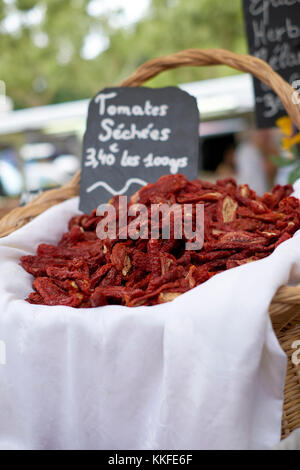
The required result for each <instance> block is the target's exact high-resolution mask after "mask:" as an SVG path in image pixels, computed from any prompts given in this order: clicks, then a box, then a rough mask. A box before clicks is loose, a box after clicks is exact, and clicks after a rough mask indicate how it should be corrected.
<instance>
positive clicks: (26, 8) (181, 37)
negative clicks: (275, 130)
mask: <svg viewBox="0 0 300 470" xmlns="http://www.w3.org/2000/svg"><path fill="white" fill-rule="evenodd" d="M89 1H90V0H63V1H62V0H40V1H33V0H4V1H2V2H1V3H0V41H1V54H0V71H1V72H0V79H1V80H4V81H5V82H6V86H7V94H8V95H9V96H11V97H12V99H13V101H14V104H15V107H17V108H20V107H28V106H36V105H43V104H49V103H57V102H63V101H69V100H76V99H81V98H89V97H91V96H92V95H94V94H95V93H96V92H97V91H98V90H99V89H101V88H103V87H105V86H113V85H116V84H118V83H119V82H120V81H121V80H122V79H124V78H126V76H128V75H130V74H131V73H132V72H133V71H134V70H135V69H136V68H137V67H138V66H139V65H141V64H142V63H143V62H145V61H146V60H148V59H151V58H153V57H156V56H159V55H165V54H170V53H172V52H176V51H180V50H182V49H187V48H208V47H220V48H226V49H230V50H233V51H235V52H246V50H247V48H246V38H245V32H244V23H243V17H242V6H241V1H240V0H234V1H231V2H226V1H224V0H214V1H211V0H150V2H149V8H148V10H147V12H146V14H145V16H144V17H143V18H142V19H141V20H140V21H139V22H137V23H136V24H133V25H132V24H131V25H128V26H126V27H125V26H123V27H116V26H114V27H113V24H116V22H114V21H113V20H114V17H115V18H117V17H120V16H122V11H113V12H110V13H109V14H106V15H105V14H101V15H99V16H97V17H95V16H90V15H89V14H88V10H87V6H88V4H89ZM129 1H130V0H129ZM99 2H101V0H99ZM12 19H13V20H14V21H15V22H16V21H17V27H13V28H12V27H11V26H9V25H10V24H11V23H12ZM91 33H92V34H94V35H98V34H99V35H101V36H102V37H108V38H109V46H108V48H107V49H106V50H105V51H104V52H102V53H101V54H99V55H98V56H97V57H96V58H94V59H92V60H86V59H84V57H82V55H81V51H82V47H83V44H84V41H85V38H86V37H87V35H89V34H91ZM230 73H233V71H232V70H230V69H227V68H224V67H213V68H210V67H206V68H202V69H196V68H190V67H189V68H181V69H177V70H173V71H169V72H165V73H164V74H161V75H160V76H159V77H157V78H155V79H153V80H152V81H151V82H149V84H151V86H166V85H174V84H177V83H183V82H188V81H193V80H199V79H203V78H211V77H217V76H221V75H225V74H230Z"/></svg>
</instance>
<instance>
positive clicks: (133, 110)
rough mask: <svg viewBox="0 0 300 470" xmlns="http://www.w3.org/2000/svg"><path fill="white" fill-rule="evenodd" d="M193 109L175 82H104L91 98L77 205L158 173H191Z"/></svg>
mask: <svg viewBox="0 0 300 470" xmlns="http://www.w3.org/2000/svg"><path fill="white" fill-rule="evenodd" d="M198 149H199V112H198V108H197V102H196V100H195V98H193V97H192V96H190V95H189V94H188V93H186V92H184V91H182V90H180V89H178V88H175V87H167V88H157V89H153V88H146V87H136V88H127V87H119V88H106V89H104V90H102V91H101V92H99V93H98V94H97V95H96V96H95V97H94V98H93V99H92V101H91V103H90V106H89V112H88V120H87V129H86V133H85V136H84V143H83V157H82V172H81V183H80V209H81V210H82V211H84V212H90V211H91V210H93V209H94V208H96V207H98V205H99V204H102V203H106V202H108V200H109V199H110V198H111V197H112V196H114V195H116V194H121V195H127V196H130V195H131V194H133V193H134V192H136V191H137V190H138V189H140V187H141V186H143V185H145V184H147V183H151V182H154V181H156V180H157V179H158V178H159V177H160V176H162V175H164V174H175V173H183V174H184V175H185V176H186V177H187V178H189V179H195V178H196V177H197V169H198V151H199V150H198Z"/></svg>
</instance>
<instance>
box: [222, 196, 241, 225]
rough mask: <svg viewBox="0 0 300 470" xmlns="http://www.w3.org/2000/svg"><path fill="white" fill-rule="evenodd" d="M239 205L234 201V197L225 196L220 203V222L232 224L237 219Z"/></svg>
mask: <svg viewBox="0 0 300 470" xmlns="http://www.w3.org/2000/svg"><path fill="white" fill-rule="evenodd" d="M237 208H238V204H237V202H236V201H234V200H233V199H232V197H230V196H228V195H226V196H224V197H223V198H222V199H221V200H220V203H219V215H220V220H221V221H222V222H223V224H228V223H229V222H232V221H233V220H234V219H235V217H236V211H237Z"/></svg>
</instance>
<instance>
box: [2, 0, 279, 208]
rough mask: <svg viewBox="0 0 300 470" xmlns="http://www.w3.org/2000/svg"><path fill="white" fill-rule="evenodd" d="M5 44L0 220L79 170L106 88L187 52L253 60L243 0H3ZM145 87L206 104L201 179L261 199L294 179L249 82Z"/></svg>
mask: <svg viewBox="0 0 300 470" xmlns="http://www.w3.org/2000/svg"><path fill="white" fill-rule="evenodd" d="M0 41H1V53H0V217H1V216H2V215H4V213H5V212H7V211H8V210H10V209H11V208H13V207H14V206H16V205H18V204H19V202H20V199H19V198H20V195H21V199H22V200H23V201H25V200H26V201H27V200H28V198H29V197H30V196H29V195H30V194H32V193H36V192H38V191H39V190H43V189H45V188H49V187H55V186H58V185H61V184H63V183H64V182H66V181H67V180H69V179H70V177H71V176H72V175H73V174H74V173H75V172H76V171H77V170H78V169H79V167H80V158H81V143H82V136H83V133H84V130H85V121H86V115H87V107H88V101H89V99H90V98H92V96H93V95H95V94H96V93H97V92H98V91H99V90H100V89H101V88H104V87H106V86H114V85H117V84H118V83H119V82H120V81H121V80H122V79H124V78H126V77H127V76H129V75H130V74H131V73H132V72H133V71H134V70H135V69H136V68H137V67H138V66H139V65H141V64H142V63H143V62H145V61H146V60H148V59H151V58H153V57H156V56H158V55H165V54H170V53H172V52H177V51H180V50H182V49H187V48H209V47H216V48H219V47H221V48H225V49H230V50H232V51H235V52H240V53H245V52H247V45H246V35H245V29H244V20H243V16H242V2H241V1H239V0H236V1H234V2H224V0H214V1H213V2H212V1H211V0H189V1H186V0H126V1H121V0H64V1H62V0H40V1H33V0H2V1H1V2H0ZM147 85H149V86H153V87H161V86H169V85H178V86H180V87H182V88H183V89H184V90H186V91H188V92H189V93H190V94H192V95H194V96H195V97H196V99H197V102H198V105H199V112H200V119H201V123H200V129H199V176H200V177H202V178H206V179H211V180H214V179H217V178H220V177H226V176H234V177H236V178H237V179H238V181H239V182H241V183H244V182H247V183H249V184H250V185H251V186H252V187H253V188H254V189H256V190H257V191H258V193H263V192H264V191H266V190H267V189H268V188H269V187H270V186H271V185H272V184H273V183H274V181H277V180H278V181H279V180H280V179H281V181H280V182H284V175H283V176H282V175H278V174H276V169H275V167H274V166H273V165H272V164H271V163H270V160H269V159H268V155H270V154H273V155H274V154H275V155H276V154H278V152H279V144H280V136H279V134H278V132H277V131H276V130H272V129H268V130H261V131H258V130H256V129H255V125H254V94H253V88H252V80H251V77H250V76H249V75H247V74H240V73H237V72H235V71H233V70H232V69H229V68H227V67H223V66H220V67H219V66H218V67H205V68H202V69H200V68H191V67H189V68H181V69H177V70H174V71H170V72H165V73H163V74H161V75H160V76H159V77H157V78H155V79H153V80H151V81H149V82H148V83H147Z"/></svg>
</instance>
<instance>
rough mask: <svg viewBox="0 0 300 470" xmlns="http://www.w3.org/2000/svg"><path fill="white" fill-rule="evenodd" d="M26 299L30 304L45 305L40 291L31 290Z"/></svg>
mask: <svg viewBox="0 0 300 470" xmlns="http://www.w3.org/2000/svg"><path fill="white" fill-rule="evenodd" d="M26 301H27V302H29V303H30V304H36V305H45V304H44V299H43V297H42V296H41V295H40V294H39V293H38V292H30V294H29V296H28V297H27V299H26Z"/></svg>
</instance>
